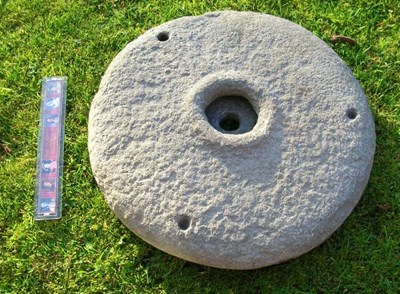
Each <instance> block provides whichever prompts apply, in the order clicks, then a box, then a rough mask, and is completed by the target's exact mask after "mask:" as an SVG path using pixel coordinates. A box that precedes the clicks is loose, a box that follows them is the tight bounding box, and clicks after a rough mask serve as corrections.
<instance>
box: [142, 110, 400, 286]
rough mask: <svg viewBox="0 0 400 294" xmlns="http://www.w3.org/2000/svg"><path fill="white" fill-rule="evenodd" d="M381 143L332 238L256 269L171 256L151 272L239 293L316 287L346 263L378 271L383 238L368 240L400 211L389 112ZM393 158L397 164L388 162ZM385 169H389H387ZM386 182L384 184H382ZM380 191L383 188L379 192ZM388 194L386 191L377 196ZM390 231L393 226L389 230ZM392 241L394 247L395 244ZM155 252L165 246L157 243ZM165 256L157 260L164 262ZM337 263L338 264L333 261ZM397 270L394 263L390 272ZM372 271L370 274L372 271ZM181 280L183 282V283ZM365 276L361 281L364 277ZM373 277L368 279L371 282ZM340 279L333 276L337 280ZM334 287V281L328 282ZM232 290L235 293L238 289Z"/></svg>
mask: <svg viewBox="0 0 400 294" xmlns="http://www.w3.org/2000/svg"><path fill="white" fill-rule="evenodd" d="M375 123H376V133H377V147H376V153H375V161H374V165H373V168H372V172H371V177H370V181H369V184H368V186H367V188H366V190H365V191H364V193H363V197H362V198H361V201H360V202H359V204H358V205H357V206H356V208H355V210H354V211H353V213H352V214H351V215H350V216H349V218H348V219H347V220H346V221H345V223H344V224H343V225H342V227H340V228H339V229H338V230H337V231H336V232H335V233H334V234H333V235H332V236H331V237H330V238H329V239H328V240H327V241H325V242H324V243H323V244H321V245H320V246H318V247H316V248H315V249H313V250H312V251H311V252H308V253H306V254H304V255H302V256H300V257H298V258H297V259H295V260H291V261H287V262H285V263H281V264H278V265H273V266H270V267H266V268H261V269H256V270H247V271H240V270H223V269H216V268H210V267H207V266H202V265H197V264H193V263H190V262H186V261H183V260H180V259H178V258H175V257H169V258H166V259H164V260H163V261H162V263H163V265H162V266H160V265H158V264H157V265H152V264H149V275H151V276H152V277H153V278H154V279H156V280H157V281H159V282H160V286H161V287H162V288H163V289H165V290H166V291H167V292H168V293H169V292H171V293H175V292H181V291H182V289H183V287H184V286H183V285H196V289H201V291H205V290H206V289H209V290H210V291H211V292H214V291H215V292H218V289H225V291H226V287H228V288H229V287H231V291H233V292H237V293H245V292H246V293H249V291H251V292H250V293H265V291H267V290H271V289H276V288H280V286H282V285H284V286H286V287H288V286H290V287H293V289H296V287H297V286H299V287H301V286H304V282H307V281H309V282H310V289H318V287H317V286H316V285H318V283H319V284H320V285H321V284H323V285H324V286H325V287H326V286H327V284H326V283H329V282H326V281H325V282H315V280H318V276H322V277H323V276H327V275H328V276H332V277H340V275H341V274H342V269H343V268H347V269H348V271H349V274H350V275H354V276H358V275H359V266H360V263H361V264H362V266H363V267H364V270H365V271H366V272H368V273H369V274H370V275H375V274H376V271H377V268H375V267H374V266H373V262H372V263H371V262H368V263H366V262H365V261H366V260H370V259H371V258H372V260H374V259H377V258H381V256H380V255H379V254H378V255H376V256H371V254H370V253H371V252H374V251H375V252H379V251H381V250H383V246H387V244H386V245H385V244H383V243H380V242H376V243H371V242H368V250H366V248H365V244H366V240H367V239H371V237H372V238H374V237H375V238H379V235H381V234H382V228H384V227H386V226H387V224H388V223H390V219H391V218H392V217H394V218H395V217H396V215H397V216H399V207H398V206H397V207H396V205H395V203H394V202H395V199H393V197H392V193H393V191H391V190H390V187H393V186H396V185H398V183H399V182H400V164H398V163H397V164H396V160H397V162H399V159H400V150H399V149H398V146H400V134H399V132H398V130H396V128H395V126H393V125H391V124H390V123H388V122H387V121H386V120H385V119H384V118H383V117H376V122H375ZM388 162H391V163H392V164H391V165H390V166H388V165H387V163H388ZM383 171H385V172H383ZM382 188H383V190H382ZM378 193H379V194H378ZM377 195H382V197H376V196H377ZM380 203H385V204H388V205H390V207H392V212H391V213H390V214H387V213H386V212H385V211H384V210H382V209H380V208H379V207H378V206H377V205H378V204H380ZM388 233H390V232H388ZM394 246H395V244H394V243H392V247H391V250H393V251H394V250H395V248H394ZM349 248H350V250H351V253H349V252H348V250H349ZM152 251H153V252H156V251H157V252H159V253H156V255H158V254H164V253H161V251H159V250H157V249H153V250H152ZM159 261H160V260H157V262H159ZM332 264H335V266H332ZM153 266H154V268H157V269H160V268H163V269H171V268H172V270H168V271H167V270H164V271H159V270H153V269H152V268H153ZM392 270H394V268H393V269H390V268H388V269H387V272H386V273H380V274H390V272H391V271H392ZM368 276H369V275H368V274H367V275H366V276H365V277H368ZM177 281H179V283H177ZM359 282H360V281H359ZM369 282H370V281H365V283H369ZM333 283H334V282H331V286H333ZM328 287H329V285H328ZM303 290H304V289H303ZM233 292H232V293H233Z"/></svg>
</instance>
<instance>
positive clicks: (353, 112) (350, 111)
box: [346, 108, 357, 119]
mask: <svg viewBox="0 0 400 294" xmlns="http://www.w3.org/2000/svg"><path fill="white" fill-rule="evenodd" d="M346 114H347V117H348V118H349V119H355V118H356V117H357V111H356V110H355V109H354V108H350V109H348V110H347V112H346Z"/></svg>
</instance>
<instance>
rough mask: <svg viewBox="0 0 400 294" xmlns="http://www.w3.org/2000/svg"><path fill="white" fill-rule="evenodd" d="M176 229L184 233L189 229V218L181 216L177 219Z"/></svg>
mask: <svg viewBox="0 0 400 294" xmlns="http://www.w3.org/2000/svg"><path fill="white" fill-rule="evenodd" d="M178 227H179V228H180V229H181V230H183V231H185V230H187V229H188V228H189V227H190V218H189V217H188V216H186V215H182V216H180V217H179V219H178Z"/></svg>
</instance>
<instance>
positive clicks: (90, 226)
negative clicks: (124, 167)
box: [38, 117, 400, 293]
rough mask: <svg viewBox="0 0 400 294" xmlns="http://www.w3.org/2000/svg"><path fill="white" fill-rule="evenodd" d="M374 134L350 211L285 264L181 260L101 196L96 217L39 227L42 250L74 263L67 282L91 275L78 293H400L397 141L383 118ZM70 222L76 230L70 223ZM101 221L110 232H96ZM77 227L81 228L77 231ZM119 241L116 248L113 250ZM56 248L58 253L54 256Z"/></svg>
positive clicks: (71, 214)
mask: <svg viewBox="0 0 400 294" xmlns="http://www.w3.org/2000/svg"><path fill="white" fill-rule="evenodd" d="M376 132H377V149H376V155H375V162H374V166H373V169H372V173H371V178H370V181H369V184H368V187H367V189H366V190H365V192H364V195H363V197H362V199H361V201H360V203H359V204H358V205H357V207H356V209H355V210H354V212H353V213H352V214H351V215H350V217H349V218H348V219H347V220H346V222H345V223H344V225H343V226H342V227H341V228H340V229H339V230H337V231H336V232H335V233H334V234H333V235H332V236H331V237H330V238H329V239H328V240H327V241H326V242H324V243H323V244H322V245H320V246H318V247H317V248H315V249H314V250H312V251H311V252H309V253H307V254H305V255H302V256H301V257H299V258H297V259H295V260H291V261H288V262H285V263H283V264H279V265H275V266H271V267H267V268H261V269H257V270H250V271H236V270H222V269H215V268H210V267H207V266H202V265H197V264H193V263H190V262H186V261H183V260H181V259H179V258H175V257H173V256H170V255H168V254H166V253H163V252H162V251H160V250H158V249H155V248H154V247H152V246H150V245H148V244H146V243H145V242H144V241H142V240H140V239H139V238H138V237H136V236H135V235H134V234H133V233H131V232H130V231H129V230H128V229H127V228H125V227H124V226H123V225H122V224H121V223H120V222H119V221H118V220H117V219H116V218H115V217H114V216H113V214H112V212H111V211H110V210H109V209H108V208H107V206H106V204H105V201H104V200H103V199H102V198H101V196H99V195H97V196H96V197H97V198H98V199H96V202H95V203H92V205H93V206H92V207H91V208H90V209H92V210H93V209H95V210H97V212H96V213H95V214H93V213H92V214H90V213H89V214H88V217H87V218H85V215H82V213H83V211H84V208H82V210H81V211H79V207H78V204H79V203H78V202H75V204H74V203H73V202H70V203H69V209H68V210H67V211H66V212H67V213H66V216H65V219H63V220H62V223H59V224H55V223H52V224H49V223H40V224H38V226H39V229H40V231H41V232H42V235H41V238H42V239H41V243H43V244H47V245H46V246H48V247H50V248H53V251H52V252H49V256H50V257H51V258H53V259H54V258H55V260H53V262H54V263H55V262H63V263H64V266H67V263H65V259H68V258H71V259H72V261H71V264H70V265H69V266H68V270H69V272H68V273H69V275H72V272H78V273H81V274H82V273H83V272H85V271H86V272H87V273H88V277H91V278H90V279H82V280H75V281H74V283H82V285H81V287H88V285H89V284H87V285H86V284H85V283H92V284H90V285H93V283H96V282H103V281H107V279H110V281H111V282H107V284H106V283H105V282H104V283H105V285H104V286H105V287H107V290H110V291H111V290H116V289H122V288H123V289H125V290H126V291H128V290H141V291H143V292H144V291H146V290H154V289H162V290H165V291H166V292H167V293H274V292H278V293H290V292H293V291H298V292H313V293H314V292H335V293H341V292H344V291H349V292H353V293H354V292H359V291H362V290H365V289H381V290H383V291H382V292H391V291H392V290H393V293H394V292H395V290H396V289H397V286H398V285H396V283H398V282H396V280H395V279H396V277H395V276H396V275H394V274H393V273H394V272H396V267H397V265H396V256H395V251H396V246H399V244H398V243H399V242H398V241H396V239H395V237H396V236H397V235H398V233H399V227H400V225H399V218H398V215H399V207H398V204H396V203H397V202H396V199H395V197H396V196H395V195H394V193H396V192H397V191H399V190H400V189H399V183H400V168H399V164H398V161H399V159H400V153H399V150H398V146H400V136H399V134H398V133H397V131H396V129H395V127H394V126H393V125H391V124H389V123H388V122H387V121H386V120H385V119H384V118H383V117H377V118H376ZM93 185H94V182H91V183H90V186H91V187H92V188H91V189H88V190H92V191H95V188H93ZM394 188H395V189H397V190H393V189H394ZM397 193H398V192H397ZM397 197H400V196H399V195H397ZM67 201H68V200H67ZM69 201H71V200H69ZM76 201H78V200H76ZM382 205H383V206H382ZM396 205H397V206H396ZM77 215H79V217H76V216H77ZM89 215H90V217H89ZM75 218H76V219H77V221H79V223H77V222H74V219H75ZM78 218H79V220H78ZM102 222H104V223H107V226H108V227H104V228H101V223H102ZM79 224H81V227H82V228H79V227H78V228H76V227H75V228H74V226H77V225H78V226H79ZM82 224H83V225H82ZM58 235H62V240H60V241H56V239H57V237H56V236H58ZM116 240H120V242H118V244H117V242H116ZM96 246H97V247H96ZM54 248H60V249H57V250H58V252H54ZM90 250H93V251H90ZM95 250H98V251H95ZM102 250H104V251H102ZM111 251H112V252H114V253H113V254H114V255H112V254H111V253H109V252H111ZM65 252H68V254H66V253H65ZM102 252H103V253H102ZM104 252H106V253H104ZM83 253H85V254H84V255H83ZM57 255H58V257H57ZM54 256H55V257H54ZM81 256H82V257H81ZM126 260H129V262H127V261H126ZM106 264H108V266H107V265H106ZM97 267H98V268H97ZM96 268H97V269H96ZM100 274H101V275H102V276H100V277H102V278H99V276H97V280H96V279H95V278H94V277H95V275H100ZM138 277H139V278H138ZM38 278H39V280H40V281H42V282H43V281H47V280H48V279H49V278H48V275H47V274H46V273H45V272H44V273H43V276H40V277H38ZM75 278H76V277H75ZM58 279H59V280H58V283H65V284H66V285H68V283H69V282H68V280H64V279H66V275H65V274H61V270H60V274H59V277H58ZM124 283H125V284H124ZM42 284H43V283H42ZM66 287H67V288H68V286H66ZM81 289H82V288H81Z"/></svg>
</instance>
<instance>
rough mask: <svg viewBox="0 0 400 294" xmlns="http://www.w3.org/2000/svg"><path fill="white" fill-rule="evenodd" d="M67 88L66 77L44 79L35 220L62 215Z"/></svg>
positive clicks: (56, 217) (55, 217)
mask: <svg viewBox="0 0 400 294" xmlns="http://www.w3.org/2000/svg"><path fill="white" fill-rule="evenodd" d="M66 91H67V78H66V77H51V78H45V79H44V80H43V83H42V104H41V110H40V124H39V143H38V161H37V176H36V191H35V213H34V219H35V220H46V219H59V218H61V213H62V210H61V194H62V187H61V184H62V182H61V181H62V172H63V155H64V121H65V99H66Z"/></svg>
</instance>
